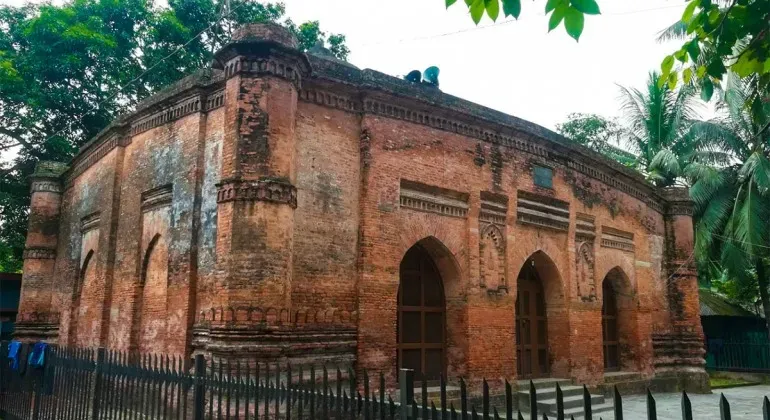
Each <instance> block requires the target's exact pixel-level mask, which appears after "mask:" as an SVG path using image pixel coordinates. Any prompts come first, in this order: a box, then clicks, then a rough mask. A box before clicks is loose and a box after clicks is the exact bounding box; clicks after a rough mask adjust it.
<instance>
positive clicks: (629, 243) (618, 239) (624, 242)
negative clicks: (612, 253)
mask: <svg viewBox="0 0 770 420" xmlns="http://www.w3.org/2000/svg"><path fill="white" fill-rule="evenodd" d="M601 244H602V246H603V247H605V248H615V249H619V250H621V251H628V252H634V234H633V233H631V232H626V231H622V230H620V229H615V228H611V227H609V226H602V242H601Z"/></svg>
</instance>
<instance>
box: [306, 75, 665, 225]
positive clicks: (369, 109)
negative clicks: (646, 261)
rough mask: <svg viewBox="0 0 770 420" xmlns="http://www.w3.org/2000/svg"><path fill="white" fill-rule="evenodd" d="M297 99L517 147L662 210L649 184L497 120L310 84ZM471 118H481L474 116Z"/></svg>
mask: <svg viewBox="0 0 770 420" xmlns="http://www.w3.org/2000/svg"><path fill="white" fill-rule="evenodd" d="M299 99H300V100H302V101H303V102H308V103H313V104H317V105H321V106H326V107H329V108H335V109H339V110H343V111H347V112H353V113H364V114H372V115H379V116H383V117H388V118H393V119H398V120H403V121H408V122H412V123H415V124H420V125H425V126H428V127H431V128H435V129H439V130H443V131H448V132H451V133H455V134H460V135H463V136H466V137H473V138H476V139H479V140H482V141H485V142H488V143H492V144H498V145H501V146H505V147H509V148H511V149H515V150H519V151H521V152H524V153H527V154H530V155H534V156H536V157H539V158H541V159H546V160H547V161H549V162H551V164H558V163H559V162H561V163H562V164H563V165H564V166H566V167H567V168H569V169H572V170H574V171H577V172H580V173H582V174H583V175H586V176H588V177H590V178H593V179H595V180H597V181H600V182H602V183H604V184H606V185H608V186H610V187H612V188H614V189H616V190H619V191H621V192H624V193H626V194H628V195H631V196H632V197H634V198H636V199H638V200H641V201H642V202H644V203H645V204H646V205H647V206H648V207H649V208H651V209H653V210H655V211H656V212H658V213H660V214H664V213H665V205H664V203H662V202H661V201H662V200H661V197H660V196H658V195H657V194H656V193H655V192H654V191H645V190H648V189H651V187H648V186H637V185H634V184H635V183H634V182H633V181H631V182H629V181H627V180H624V179H623V178H625V176H623V175H621V176H620V177H619V176H618V175H617V174H610V173H608V172H607V171H604V170H602V169H598V168H597V166H596V165H594V164H593V162H590V161H589V162H585V161H583V160H576V159H574V158H573V157H572V156H569V155H566V154H562V153H560V152H559V151H557V150H554V149H551V148H549V147H546V146H543V145H541V144H537V142H535V141H532V139H533V136H532V135H529V134H525V133H522V134H520V135H509V134H504V133H502V132H501V130H500V129H499V128H497V127H495V128H491V127H492V126H495V125H497V124H489V126H486V125H484V124H471V123H467V122H464V121H461V120H460V119H459V118H456V117H447V116H443V115H442V114H441V112H443V114H452V113H454V111H451V110H448V109H443V108H442V107H440V106H435V105H427V106H428V107H429V108H434V109H438V110H440V111H441V112H435V111H429V110H425V109H416V108H415V107H408V106H404V105H403V104H398V105H396V104H394V103H393V102H394V100H395V99H397V98H393V100H388V99H383V98H367V99H364V100H357V99H354V98H353V97H350V96H345V95H340V94H336V93H331V92H329V91H328V90H324V89H315V88H312V87H310V88H306V89H303V90H302V91H301V92H300V95H299ZM472 118H474V119H476V120H480V119H479V118H477V117H472ZM482 122H483V120H482ZM502 129H504V130H506V131H511V132H517V133H519V132H520V131H519V130H517V129H516V128H515V127H505V126H502ZM557 157H558V159H557Z"/></svg>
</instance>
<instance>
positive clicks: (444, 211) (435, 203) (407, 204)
mask: <svg viewBox="0 0 770 420" xmlns="http://www.w3.org/2000/svg"><path fill="white" fill-rule="evenodd" d="M399 203H400V205H401V207H402V208H408V209H412V210H418V211H424V212H430V213H437V214H441V215H444V216H451V217H466V216H467V215H468V194H467V193H462V192H459V191H452V190H448V189H446V188H440V187H435V186H431V185H426V184H421V183H419V182H414V181H408V180H405V179H402V180H401V193H400V198H399Z"/></svg>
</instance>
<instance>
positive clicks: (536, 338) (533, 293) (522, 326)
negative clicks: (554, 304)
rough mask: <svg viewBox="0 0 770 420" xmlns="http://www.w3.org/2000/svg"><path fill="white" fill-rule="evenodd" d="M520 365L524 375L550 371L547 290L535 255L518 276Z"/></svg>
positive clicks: (518, 355)
mask: <svg viewBox="0 0 770 420" xmlns="http://www.w3.org/2000/svg"><path fill="white" fill-rule="evenodd" d="M516 365H517V366H516V367H517V372H518V374H519V376H520V377H522V378H539V377H544V376H548V373H549V363H548V323H547V314H546V307H545V293H544V292H543V283H542V282H541V281H540V276H539V275H538V273H537V270H536V269H535V261H534V259H532V258H529V259H527V261H526V262H525V263H524V267H522V269H521V271H520V272H519V277H518V280H517V293H516Z"/></svg>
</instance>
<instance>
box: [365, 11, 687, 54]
mask: <svg viewBox="0 0 770 420" xmlns="http://www.w3.org/2000/svg"><path fill="white" fill-rule="evenodd" d="M683 7H684V5H679V4H676V5H668V6H660V7H652V8H648V9H638V10H628V11H625V12H615V13H604V14H602V15H601V16H625V15H633V14H637V13H646V12H652V11H656V10H663V9H673V8H683ZM522 20H525V19H524V18H520V19H509V20H505V21H502V22H495V23H490V24H488V25H483V26H474V27H471V28H465V29H460V30H457V31H452V32H445V33H440V34H433V35H424V36H418V37H414V38H402V39H397V40H395V41H376V42H368V43H364V44H357V46H358V47H367V46H372V45H383V44H403V43H405V42H415V41H424V40H428V39H435V38H442V37H446V36H451V35H457V34H462V33H465V32H473V31H480V30H483V29H489V28H494V27H499V26H503V25H508V24H510V23H513V22H521V21H522ZM353 45H356V44H353Z"/></svg>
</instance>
